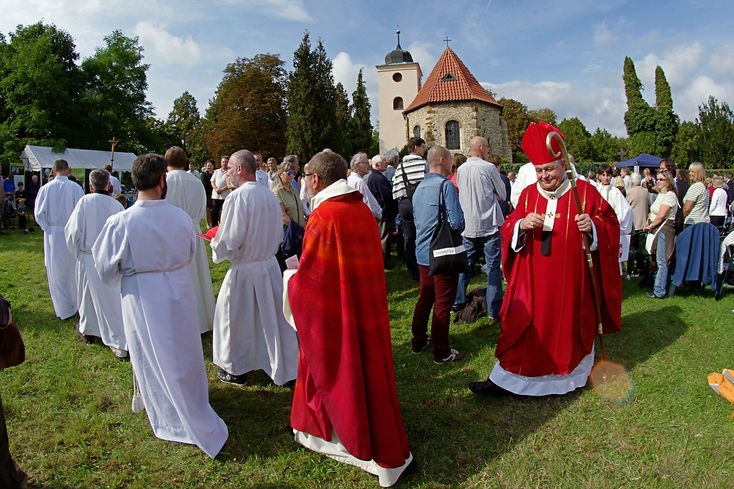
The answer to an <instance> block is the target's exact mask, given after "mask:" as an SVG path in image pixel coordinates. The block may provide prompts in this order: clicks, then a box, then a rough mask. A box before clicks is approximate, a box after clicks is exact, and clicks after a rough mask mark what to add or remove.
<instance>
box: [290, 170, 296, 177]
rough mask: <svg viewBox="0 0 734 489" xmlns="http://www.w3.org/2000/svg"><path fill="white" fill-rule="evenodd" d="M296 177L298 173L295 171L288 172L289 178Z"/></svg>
mask: <svg viewBox="0 0 734 489" xmlns="http://www.w3.org/2000/svg"><path fill="white" fill-rule="evenodd" d="M295 175H296V172H294V171H289V172H288V176H289V177H293V176H295Z"/></svg>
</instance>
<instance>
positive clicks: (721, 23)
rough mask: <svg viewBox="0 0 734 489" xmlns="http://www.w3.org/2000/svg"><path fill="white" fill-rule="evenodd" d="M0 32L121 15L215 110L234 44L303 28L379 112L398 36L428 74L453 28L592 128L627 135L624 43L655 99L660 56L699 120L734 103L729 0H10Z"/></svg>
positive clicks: (157, 99) (514, 90) (83, 51)
mask: <svg viewBox="0 0 734 489" xmlns="http://www.w3.org/2000/svg"><path fill="white" fill-rule="evenodd" d="M0 12H2V15H0V32H3V33H5V34H7V33H8V32H11V31H13V30H14V29H15V26H16V25H18V24H24V25H26V24H31V23H34V22H37V21H38V20H43V21H44V22H47V23H54V24H56V25H57V26H59V27H60V28H62V29H64V30H66V31H67V32H69V33H70V34H71V35H72V36H73V37H74V40H75V42H76V44H77V50H78V52H79V53H80V55H81V56H82V58H84V57H86V56H89V55H91V54H92V53H93V52H94V49H95V47H98V46H101V45H102V44H103V40H102V39H103V37H104V36H105V35H107V34H109V33H110V32H112V31H113V30H114V29H120V30H122V31H123V33H124V34H125V35H128V36H138V37H139V39H140V43H141V44H142V45H143V47H144V48H145V62H146V63H149V64H150V65H151V66H150V69H149V71H148V84H149V91H148V99H149V100H150V101H151V102H152V103H153V105H154V107H155V110H156V114H157V116H158V117H160V118H165V117H166V116H167V114H168V112H169V111H170V109H171V105H172V103H173V100H174V99H175V98H176V97H178V96H179V95H181V93H183V92H184V91H185V90H188V91H189V92H191V93H192V94H193V95H194V96H195V97H196V99H197V101H198V102H199V108H200V109H201V110H202V113H203V112H204V110H205V108H206V106H207V105H208V100H209V99H210V98H211V97H212V96H213V94H214V91H215V90H216V87H217V85H218V84H219V82H220V81H221V78H222V70H223V69H224V67H225V66H226V65H227V64H228V63H230V62H232V61H234V60H235V59H236V58H237V57H252V56H254V55H255V54H258V53H266V52H267V53H275V54H279V55H280V56H281V58H282V59H284V60H285V61H286V66H287V68H288V69H289V70H290V69H291V68H292V63H291V57H292V55H293V51H294V50H295V49H296V48H297V46H298V44H299V42H300V40H301V38H302V37H303V33H304V32H305V31H308V32H310V33H311V36H312V38H313V39H319V38H320V39H322V40H323V42H324V45H325V47H326V50H327V53H328V54H329V56H330V57H331V59H332V60H333V62H334V77H335V79H336V81H341V82H342V83H343V84H344V86H345V87H346V88H347V91H348V92H350V93H351V92H352V91H353V90H354V86H355V84H356V78H357V72H358V70H359V69H360V68H364V73H365V79H366V81H367V88H368V94H369V96H370V99H371V102H372V106H373V119H374V120H375V121H376V115H377V114H376V106H377V71H376V69H375V66H376V65H378V64H382V63H384V57H385V54H387V53H388V52H389V51H391V50H392V49H394V47H395V44H396V39H395V29H396V28H397V26H399V28H400V30H401V44H402V46H403V48H404V49H408V50H409V51H410V52H411V53H412V55H413V58H414V59H415V60H416V61H418V62H420V63H421V69H422V70H423V73H424V78H423V80H424V81H425V79H426V78H427V77H428V74H429V73H430V71H431V69H432V68H433V65H434V63H435V62H436V60H437V59H438V57H439V56H440V55H441V53H442V52H443V49H444V48H445V46H446V44H445V43H444V42H443V39H444V38H445V37H446V36H448V37H449V38H450V39H451V42H450V46H451V48H452V49H453V50H454V51H455V52H456V53H457V54H458V55H459V57H460V58H461V59H462V60H463V61H464V64H466V66H467V67H468V68H469V70H470V71H471V72H472V73H473V74H474V76H475V77H476V78H477V80H479V81H480V82H481V83H482V84H483V85H484V86H485V87H486V88H488V89H490V90H492V91H493V92H494V93H495V94H496V95H497V97H498V98H500V97H503V96H504V97H512V98H515V99H518V100H520V101H521V102H523V103H525V104H526V105H528V107H529V108H531V109H535V108H540V107H550V108H551V109H553V110H555V112H556V114H557V115H558V118H559V121H560V120H561V119H563V118H564V117H574V116H576V117H579V119H581V121H582V122H583V123H584V124H585V125H586V127H587V129H589V131H591V132H593V131H594V130H595V129H596V128H597V127H602V128H605V129H607V130H609V131H610V132H612V133H613V134H615V135H618V136H624V135H625V129H624V120H623V116H624V111H625V108H626V107H625V98H624V85H623V83H622V65H623V61H624V57H625V56H630V57H632V59H633V60H634V62H635V66H636V68H637V73H638V75H639V76H640V78H641V79H642V81H643V84H644V86H645V91H644V92H643V94H644V96H645V97H646V98H647V99H648V100H649V101H653V102H654V97H655V93H654V92H655V88H654V70H655V67H656V66H657V65H661V66H662V67H663V69H664V70H665V74H666V76H667V78H668V81H669V83H670V84H671V88H672V91H673V103H674V109H675V111H676V112H677V113H678V115H679V116H680V117H681V119H682V120H694V119H695V117H696V116H697V114H698V112H697V107H698V105H700V104H702V103H703V102H705V101H706V99H707V98H708V95H714V96H716V97H717V98H718V99H719V100H722V101H726V102H728V103H729V104H730V105H734V2H732V1H731V0H707V1H702V0H676V1H667V2H666V1H626V0H609V1H603V0H600V1H595V2H594V1H586V0H558V1H556V2H547V1H546V2H539V1H530V0H514V1H510V0H477V1H472V0H452V1H445V0H444V1H435V0H424V1H423V2H398V1H392V2H387V1H383V0H374V1H369V2H351V1H337V0H213V1H210V2H204V1H178V2H174V1H171V0H126V1H119V0H106V1H102V0H0Z"/></svg>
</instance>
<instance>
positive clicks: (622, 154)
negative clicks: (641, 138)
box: [617, 148, 627, 161]
mask: <svg viewBox="0 0 734 489" xmlns="http://www.w3.org/2000/svg"><path fill="white" fill-rule="evenodd" d="M617 154H618V155H619V161H624V157H625V156H627V152H626V151H625V150H624V148H619V151H617Z"/></svg>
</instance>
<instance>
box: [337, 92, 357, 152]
mask: <svg viewBox="0 0 734 489" xmlns="http://www.w3.org/2000/svg"><path fill="white" fill-rule="evenodd" d="M334 104H335V114H336V128H337V130H338V132H339V141H338V143H339V144H335V145H334V147H333V148H332V149H333V150H334V151H336V152H337V153H339V154H340V155H343V156H344V157H345V158H348V157H349V155H351V153H352V141H351V140H350V138H349V134H348V129H349V124H350V123H351V120H352V107H351V106H350V105H349V96H348V95H347V91H346V90H345V89H344V85H342V84H341V83H337V84H336V87H335V88H334Z"/></svg>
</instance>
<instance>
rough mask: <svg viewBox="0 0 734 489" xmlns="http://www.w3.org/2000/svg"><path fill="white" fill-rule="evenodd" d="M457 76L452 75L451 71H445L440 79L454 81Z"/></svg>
mask: <svg viewBox="0 0 734 489" xmlns="http://www.w3.org/2000/svg"><path fill="white" fill-rule="evenodd" d="M456 80H457V78H456V77H455V76H454V74H453V73H446V74H445V75H444V76H443V78H441V81H456Z"/></svg>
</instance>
